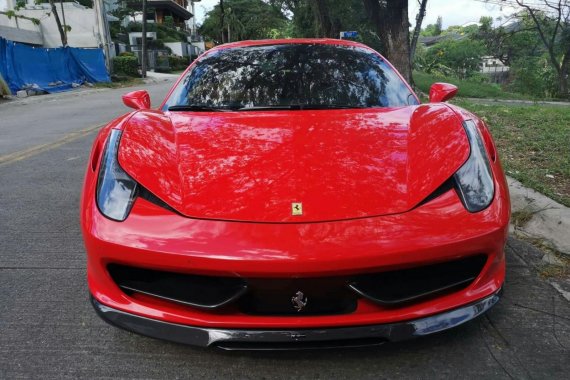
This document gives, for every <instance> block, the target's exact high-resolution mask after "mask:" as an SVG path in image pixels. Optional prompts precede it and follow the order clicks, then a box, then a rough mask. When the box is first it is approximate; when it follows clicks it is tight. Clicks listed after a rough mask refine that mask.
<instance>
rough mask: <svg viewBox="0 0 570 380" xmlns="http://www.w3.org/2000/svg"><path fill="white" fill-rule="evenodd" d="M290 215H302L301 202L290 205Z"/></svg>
mask: <svg viewBox="0 0 570 380" xmlns="http://www.w3.org/2000/svg"><path fill="white" fill-rule="evenodd" d="M291 215H303V204H302V203H301V202H293V203H291Z"/></svg>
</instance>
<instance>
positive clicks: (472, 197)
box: [455, 120, 495, 212]
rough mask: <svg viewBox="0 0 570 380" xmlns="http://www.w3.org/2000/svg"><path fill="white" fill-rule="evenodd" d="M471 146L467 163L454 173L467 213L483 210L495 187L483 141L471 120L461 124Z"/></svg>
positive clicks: (491, 198) (490, 199) (489, 200)
mask: <svg viewBox="0 0 570 380" xmlns="http://www.w3.org/2000/svg"><path fill="white" fill-rule="evenodd" d="M463 126H464V127H465V132H466V133H467V137H468V139H469V145H470V146H471V153H470V154H469V158H468V159H467V162H465V164H464V165H463V166H462V167H461V168H460V169H459V170H458V171H457V173H455V181H456V182H457V188H458V191H459V195H460V198H461V200H462V201H463V204H464V205H465V208H466V209H467V211H469V212H478V211H481V210H483V209H485V208H486V207H487V206H489V204H491V201H492V200H493V196H494V194H495V185H494V183H493V175H492V174H491V166H490V164H489V158H488V157H487V152H486V151H485V145H484V143H483V139H482V138H481V136H480V135H479V132H478V131H477V126H476V125H475V123H474V122H473V121H472V120H466V121H465V122H464V124H463Z"/></svg>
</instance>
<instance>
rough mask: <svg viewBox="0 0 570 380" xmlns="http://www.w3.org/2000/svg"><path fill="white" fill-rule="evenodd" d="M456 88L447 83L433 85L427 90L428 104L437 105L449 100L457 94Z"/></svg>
mask: <svg viewBox="0 0 570 380" xmlns="http://www.w3.org/2000/svg"><path fill="white" fill-rule="evenodd" d="M457 90H459V89H458V88H457V86H454V85H452V84H449V83H434V84H432V85H431V87H430V89H429V102H430V103H439V102H445V101H446V100H449V99H451V98H453V97H454V96H455V94H457Z"/></svg>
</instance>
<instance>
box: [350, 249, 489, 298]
mask: <svg viewBox="0 0 570 380" xmlns="http://www.w3.org/2000/svg"><path fill="white" fill-rule="evenodd" d="M486 261H487V256H485V255H477V256H471V257H467V258H462V259H459V260H453V261H448V262H444V263H439V264H433V265H426V266H421V267H415V268H409V269H402V270H395V271H388V272H381V273H373V274H366V275H361V276H357V277H355V278H354V279H353V281H352V283H351V284H350V287H351V288H352V289H353V290H354V291H356V292H357V293H358V294H360V295H361V296H363V297H365V298H368V299H369V300H371V301H374V302H376V303H379V304H382V305H388V306H389V305H401V304H405V303H410V302H414V301H418V300H421V299H425V298H429V297H434V296H436V295H441V294H442V293H446V292H451V291H456V290H459V289H463V288H465V287H467V286H468V285H469V284H471V283H472V282H473V280H475V278H477V276H478V275H479V273H481V270H482V269H483V266H484V265H485V262H486Z"/></svg>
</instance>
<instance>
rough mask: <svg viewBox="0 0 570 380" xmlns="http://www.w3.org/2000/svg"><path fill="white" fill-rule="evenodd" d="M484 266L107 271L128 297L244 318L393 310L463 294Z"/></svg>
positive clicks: (463, 262) (471, 260)
mask: <svg viewBox="0 0 570 380" xmlns="http://www.w3.org/2000/svg"><path fill="white" fill-rule="evenodd" d="M486 261H487V256H486V255H476V256H471V257H467V258H462V259H457V260H452V261H447V262H443V263H438V264H432V265H425V266H420V267H413V268H406V269H399V270H392V271H385V272H378V273H371V274H364V275H353V276H340V277H317V278H237V277H216V276H199V275H192V274H183V273H175V272H165V271H156V270H151V269H142V268H134V267H130V266H125V265H117V264H111V265H109V266H108V270H109V273H110V275H111V277H112V278H113V280H114V281H115V282H116V283H117V285H118V286H119V287H120V288H121V289H122V290H123V291H125V292H126V293H128V294H136V293H140V294H145V295H150V296H153V297H157V298H160V299H163V300H168V301H172V302H176V303H179V304H184V305H188V306H192V307H199V308H206V309H221V308H230V309H232V310H233V311H239V312H241V313H244V314H248V315H282V316H309V315H335V314H348V313H352V312H354V311H355V310H356V308H357V305H358V300H359V298H366V299H368V300H371V301H373V302H375V303H378V304H380V305H383V306H386V307H397V306H401V305H407V304H410V303H413V302H418V301H420V300H424V299H428V298H431V297H436V296H441V295H443V294H447V293H451V292H454V291H457V290H460V289H464V288H466V287H467V286H469V284H471V283H472V282H473V281H474V280H475V278H477V276H478V275H479V273H480V272H481V270H482V269H483V267H484V265H485V263H486ZM224 310H226V309H224ZM227 310H229V309H227Z"/></svg>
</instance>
